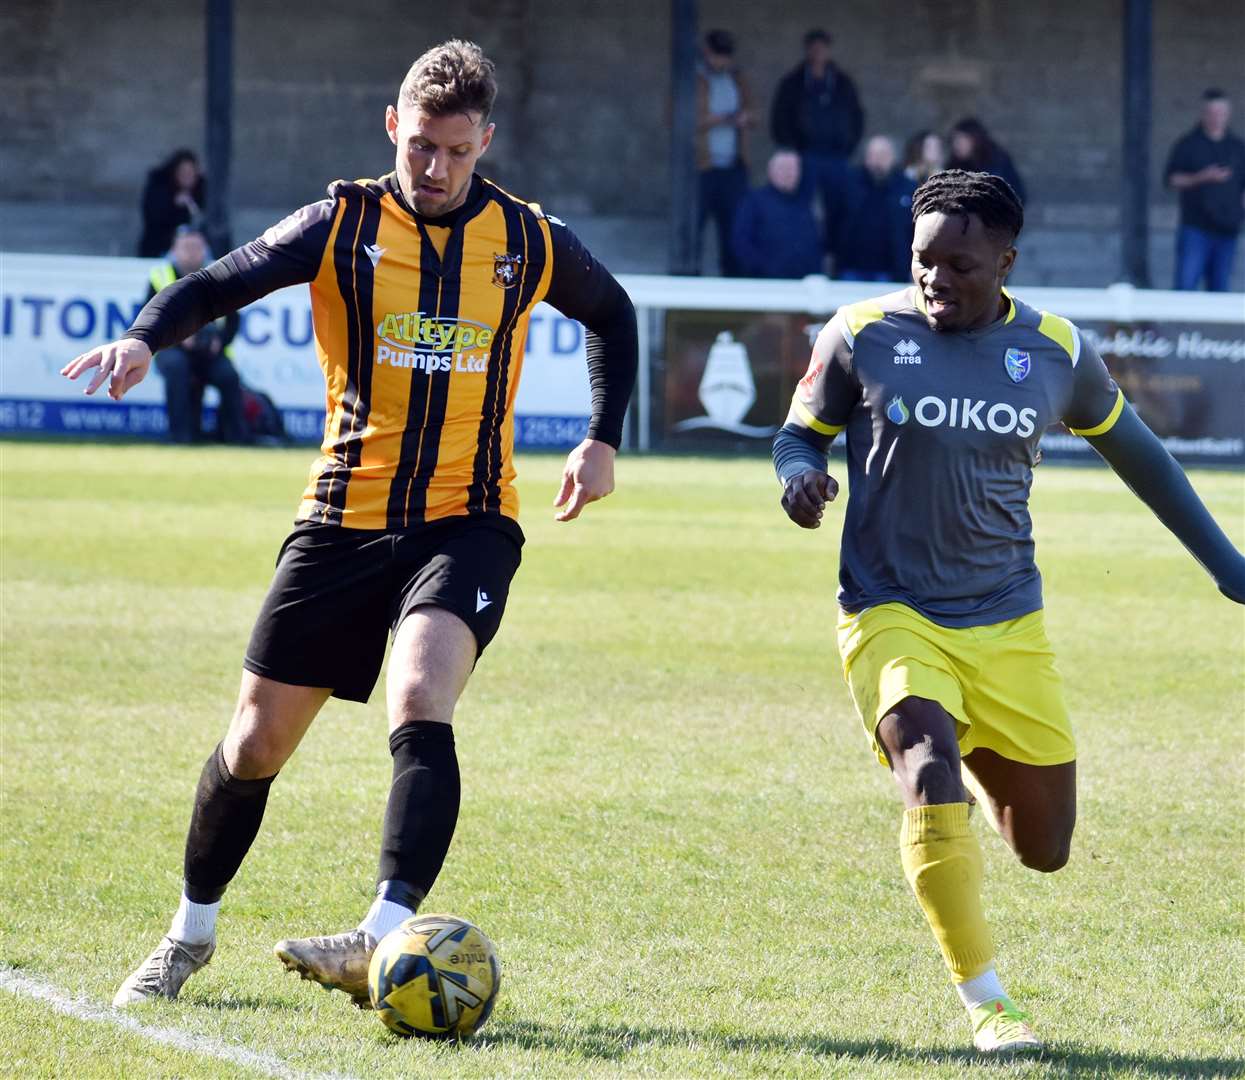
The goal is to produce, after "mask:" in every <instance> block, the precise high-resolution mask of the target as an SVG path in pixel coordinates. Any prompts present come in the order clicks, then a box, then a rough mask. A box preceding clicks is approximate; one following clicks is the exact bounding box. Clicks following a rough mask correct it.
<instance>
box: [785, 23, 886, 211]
mask: <svg viewBox="0 0 1245 1080" xmlns="http://www.w3.org/2000/svg"><path fill="white" fill-rule="evenodd" d="M830 45H831V38H830V35H829V34H827V33H826V31H824V30H810V31H809V32H808V33H807V34H805V35H804V62H803V63H802V64H800V65H799V67H797V68H795V69H794V70H793V71H790V72H788V73H787V74H786V75H785V76H784V77H783V79H782V81H781V82H779V84H778V90H777V91H776V93H775V94H774V103H773V106H772V108H771V110H770V134H771V135H772V137H773V140H774V143H775V144H776V145H777V146H779V147H785V148H787V149H791V150H795V151H798V152H799V154H800V159H801V166H802V171H803V175H804V182H803V192H804V194H805V195H806V196H807V198H808V199H809V200H810V201H811V200H812V199H813V197H814V195H819V196H820V198H821V206H822V214H823V218H824V220H825V222H826V225H827V235H833V233H832V232H830V229H831V228H832V226H833V222H834V220H835V217H836V216H837V206H838V199H839V195H840V194H841V190H842V186H843V180H844V178H845V176H846V174H847V159H848V158H849V157H851V155H852V153H853V152H854V151H855V149H856V146H857V144H858V143H859V142H860V136H861V133H862V132H863V131H864V127H865V116H864V112H863V111H862V109H861V107H860V99H859V98H858V97H857V94H856V84H855V83H853V82H852V80H851V79H850V78H849V77H848V76H847V75H846V74H845V73H844V72H843V71H841V70H840V69H839V68H838V67H837V66H836V65H835V64H834V63H832V62H831V60H830Z"/></svg>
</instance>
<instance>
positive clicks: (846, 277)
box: [833, 135, 916, 282]
mask: <svg viewBox="0 0 1245 1080" xmlns="http://www.w3.org/2000/svg"><path fill="white" fill-rule="evenodd" d="M897 163H898V159H897V157H896V154H895V144H894V143H893V142H891V140H890V139H888V138H887V137H886V136H885V135H874V136H873V137H872V138H871V139H869V141H868V142H867V143H865V155H864V162H863V163H862V164H860V165H858V166H856V167H855V168H854V169H851V170H850V171H849V172H848V174H847V182H846V183H845V185H844V188H843V214H842V216H841V217H840V218H839V220H838V222H837V223H836V224H837V228H836V230H835V232H836V236H835V240H834V245H833V246H834V254H835V272H834V276H835V277H836V278H839V279H840V280H842V281H879V282H881V281H904V280H906V279H907V277H908V268H909V266H910V265H911V263H912V193H913V192H914V191H915V190H916V184H915V183H914V182H913V181H912V180H910V179H908V177H907V176H906V175H904V171H903V170H902V169H899V168H897V167H896V165H897Z"/></svg>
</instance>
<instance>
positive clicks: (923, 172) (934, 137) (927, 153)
mask: <svg viewBox="0 0 1245 1080" xmlns="http://www.w3.org/2000/svg"><path fill="white" fill-rule="evenodd" d="M903 158H904V160H903V174H904V176H906V177H907V178H908V179H909V180H911V181H912V183H913V184H914V185H915V186H916V187H920V186H921V185H922V184H923V183H925V181H926V180H928V179H929V178H930V177H931V176H933V175H934V173H936V172H942V170H943V169H945V168H946V167H947V144H946V143H944V142H943V141H942V136H941V135H939V134H938V132H936V131H930V130H929V129H928V128H927V129H925V130H924V131H918V132H917V133H916V134H915V135H913V136H912V137H911V138H910V139H909V140H908V142H907V143H906V145H905V146H904V155H903Z"/></svg>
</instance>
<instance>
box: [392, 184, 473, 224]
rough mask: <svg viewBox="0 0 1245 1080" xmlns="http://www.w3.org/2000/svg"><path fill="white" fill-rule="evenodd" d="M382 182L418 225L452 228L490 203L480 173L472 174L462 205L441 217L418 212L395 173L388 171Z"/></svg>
mask: <svg viewBox="0 0 1245 1080" xmlns="http://www.w3.org/2000/svg"><path fill="white" fill-rule="evenodd" d="M380 182H381V184H383V185H384V187H385V190H386V191H388V192H389V194H390V195H392V196H393V201H394V202H396V203H397V204H398V205H399V206H400V207H402V209H403V210H405V211H406V212H407V214H409V215H410V218H411V220H412V221H413V222H415V223H416V224H417V225H431V226H434V227H436V228H438V229H452V228H454V227H455V226H456V225H461V224H463V223H464V222H466V221H470V220H471V219H472V218H473V217H475V216H476V214H478V213H479V212H480V211H481V210H483V209H484V207H485V205H486V204H487V203H488V193H487V192H486V191H485V189H484V181H483V180H481V179H480V174H479V173H472V174H471V187H470V189H469V190H468V191H467V197H466V198H465V199H464V200H463V204H462V206H456V207H455V208H454V209H453V210H451V211H450V212H449V213H448V214H442V215H441V216H440V217H425V216H424V215H423V214H417V213H416V212H415V211H414V210H412V209H411V207H410V205H409V204H408V203H407V201H406V199H405V197H404V196H403V195H402V187H401V185H399V184H398V177H397V175H396V174H395V173H386V174H385V175H384V176H383V177H381V181H380Z"/></svg>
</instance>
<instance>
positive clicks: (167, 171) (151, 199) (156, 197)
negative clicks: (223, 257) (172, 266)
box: [138, 150, 204, 259]
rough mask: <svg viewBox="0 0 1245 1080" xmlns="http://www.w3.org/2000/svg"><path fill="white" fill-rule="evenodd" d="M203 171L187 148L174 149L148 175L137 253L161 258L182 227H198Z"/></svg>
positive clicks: (142, 256)
mask: <svg viewBox="0 0 1245 1080" xmlns="http://www.w3.org/2000/svg"><path fill="white" fill-rule="evenodd" d="M203 206H204V195H203V170H202V169H200V168H199V159H198V158H196V157H195V156H194V154H192V153H191V152H190V151H189V150H178V151H176V152H175V153H174V154H173V156H172V157H171V158H169V159H168V161H166V162H164V163H163V164H161V165H157V166H156V167H155V168H154V169H152V170H151V172H149V173H148V174H147V183H146V184H145V185H144V187H143V235H142V237H141V238H140V239H139V241H138V254H139V256H140V257H141V258H144V259H160V258H163V257H164V256H165V255H166V254H167V253H168V250H169V248H170V246H171V245H172V243H173V235H174V233H176V232H177V230H178V229H179V228H181V227H183V226H187V227H193V228H196V229H197V228H198V227H199V225H200V223H201V222H202V218H203V209H202V208H203Z"/></svg>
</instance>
